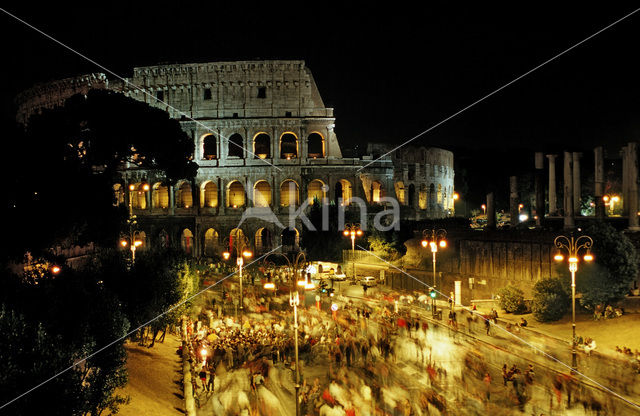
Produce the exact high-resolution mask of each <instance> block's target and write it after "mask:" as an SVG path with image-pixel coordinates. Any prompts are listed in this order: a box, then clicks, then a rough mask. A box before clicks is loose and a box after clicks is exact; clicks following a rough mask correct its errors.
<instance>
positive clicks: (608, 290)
mask: <svg viewBox="0 0 640 416" xmlns="http://www.w3.org/2000/svg"><path fill="white" fill-rule="evenodd" d="M584 233H585V234H586V235H589V236H590V237H591V238H592V239H593V249H592V252H593V254H594V257H595V261H593V262H591V263H588V262H584V261H581V262H580V263H579V269H578V272H577V273H576V290H577V291H578V292H579V293H581V294H582V296H581V298H580V303H581V304H582V305H583V306H584V307H586V308H587V309H590V310H591V309H593V308H594V307H595V306H596V305H601V304H602V305H608V304H613V303H615V302H617V301H619V300H620V299H622V298H624V297H625V296H626V295H627V294H628V293H629V285H630V284H631V282H632V281H633V279H634V278H635V277H636V276H637V275H638V258H637V253H636V250H635V247H634V246H633V243H631V241H630V240H629V238H628V237H627V236H626V235H624V234H623V233H621V232H619V231H617V230H616V229H614V228H613V227H612V226H611V225H609V224H606V223H603V222H597V223H594V224H592V225H590V226H589V227H587V228H586V229H585V230H584ZM559 274H560V275H561V276H563V279H565V280H566V281H570V279H571V277H570V274H569V272H568V270H567V268H566V267H560V268H559Z"/></svg>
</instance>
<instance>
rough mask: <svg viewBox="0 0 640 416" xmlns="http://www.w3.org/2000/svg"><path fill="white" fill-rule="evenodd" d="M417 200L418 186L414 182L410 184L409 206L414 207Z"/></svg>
mask: <svg viewBox="0 0 640 416" xmlns="http://www.w3.org/2000/svg"><path fill="white" fill-rule="evenodd" d="M415 201H416V187H415V185H414V184H410V185H409V206H410V207H412V206H413V205H414V204H415Z"/></svg>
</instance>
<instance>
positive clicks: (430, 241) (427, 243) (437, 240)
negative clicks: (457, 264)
mask: <svg viewBox="0 0 640 416" xmlns="http://www.w3.org/2000/svg"><path fill="white" fill-rule="evenodd" d="M446 237H447V232H446V231H445V230H443V229H442V228H441V229H439V230H436V229H435V228H433V229H431V230H422V241H421V242H420V244H422V247H423V248H427V247H429V248H430V249H431V253H432V254H433V261H432V263H433V287H432V290H434V289H435V287H436V254H438V246H440V247H441V248H445V247H447V240H446ZM432 293H435V292H432ZM431 314H432V316H436V297H435V296H433V295H431Z"/></svg>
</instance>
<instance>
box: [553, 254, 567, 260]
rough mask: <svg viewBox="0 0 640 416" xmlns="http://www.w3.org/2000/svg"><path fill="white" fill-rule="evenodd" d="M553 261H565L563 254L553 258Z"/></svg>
mask: <svg viewBox="0 0 640 416" xmlns="http://www.w3.org/2000/svg"><path fill="white" fill-rule="evenodd" d="M553 259H554V260H555V261H562V260H564V256H563V255H562V254H560V253H558V254H556V255H555V256H553Z"/></svg>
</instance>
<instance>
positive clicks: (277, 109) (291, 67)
mask: <svg viewBox="0 0 640 416" xmlns="http://www.w3.org/2000/svg"><path fill="white" fill-rule="evenodd" d="M128 81H129V82H130V83H131V84H133V85H128V84H125V85H124V86H123V92H124V93H125V94H127V95H130V96H131V97H133V98H136V99H138V100H140V101H145V102H148V103H149V104H150V105H152V106H155V107H158V108H162V109H164V110H167V111H168V112H169V113H170V114H171V115H172V116H173V117H176V118H180V114H179V112H177V111H175V110H173V109H172V108H171V107H174V108H175V109H178V110H179V111H180V112H183V113H185V114H186V115H187V116H188V117H191V118H194V119H209V118H215V119H220V118H261V117H329V118H332V117H333V109H331V108H326V107H325V106H324V103H323V102H322V98H321V97H320V92H319V91H318V87H317V86H316V84H315V81H314V79H313V76H312V75H311V72H310V70H309V69H308V68H307V67H306V66H305V63H304V61H300V60H295V61H236V62H209V63H194V64H175V65H156V66H146V67H138V68H134V70H133V77H132V78H129V79H128ZM134 85H135V86H134ZM136 87H140V88H142V91H140V90H139V89H137V88H136ZM158 100H160V101H163V102H164V103H162V102H159V101H158ZM165 103H166V104H165ZM167 104H168V105H167Z"/></svg>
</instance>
